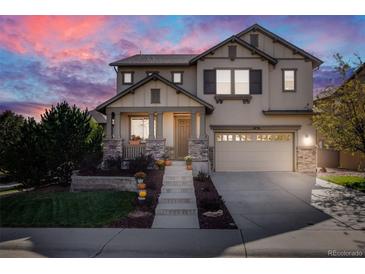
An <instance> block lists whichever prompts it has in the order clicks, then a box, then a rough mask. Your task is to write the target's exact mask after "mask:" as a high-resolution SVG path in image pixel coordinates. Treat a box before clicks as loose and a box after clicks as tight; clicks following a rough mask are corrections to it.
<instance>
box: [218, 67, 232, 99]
mask: <svg viewBox="0 0 365 274" xmlns="http://www.w3.org/2000/svg"><path fill="white" fill-rule="evenodd" d="M217 94H231V71H230V70H217Z"/></svg>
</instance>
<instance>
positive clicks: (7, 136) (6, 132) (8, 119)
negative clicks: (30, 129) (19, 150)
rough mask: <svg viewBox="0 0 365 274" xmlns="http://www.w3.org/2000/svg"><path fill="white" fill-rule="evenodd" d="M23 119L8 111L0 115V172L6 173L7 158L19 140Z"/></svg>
mask: <svg viewBox="0 0 365 274" xmlns="http://www.w3.org/2000/svg"><path fill="white" fill-rule="evenodd" d="M23 123H24V117H23V116H21V115H17V114H15V113H14V112H12V111H10V110H6V111H4V112H3V113H2V114H0V170H1V171H3V172H7V171H8V165H9V157H10V153H11V152H12V149H13V146H14V144H16V143H17V142H18V140H19V138H20V135H21V134H20V132H21V131H20V128H21V127H22V125H23Z"/></svg>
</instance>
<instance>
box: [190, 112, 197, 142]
mask: <svg viewBox="0 0 365 274" xmlns="http://www.w3.org/2000/svg"><path fill="white" fill-rule="evenodd" d="M191 138H192V139H196V112H195V111H194V110H193V111H192V112H191Z"/></svg>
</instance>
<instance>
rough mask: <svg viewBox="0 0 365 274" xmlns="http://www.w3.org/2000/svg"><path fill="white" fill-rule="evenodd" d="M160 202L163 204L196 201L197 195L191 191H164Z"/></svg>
mask: <svg viewBox="0 0 365 274" xmlns="http://www.w3.org/2000/svg"><path fill="white" fill-rule="evenodd" d="M158 202H159V203H162V204H179V203H180V204H185V203H195V195H194V194H193V193H189V192H186V193H184V192H180V193H179V192H177V193H162V194H161V195H160V197H159V199H158Z"/></svg>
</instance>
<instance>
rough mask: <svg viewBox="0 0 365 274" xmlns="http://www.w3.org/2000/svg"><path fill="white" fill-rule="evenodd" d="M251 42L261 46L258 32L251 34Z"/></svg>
mask: <svg viewBox="0 0 365 274" xmlns="http://www.w3.org/2000/svg"><path fill="white" fill-rule="evenodd" d="M250 44H251V45H252V46H254V47H258V46H259V35H258V34H250Z"/></svg>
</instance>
